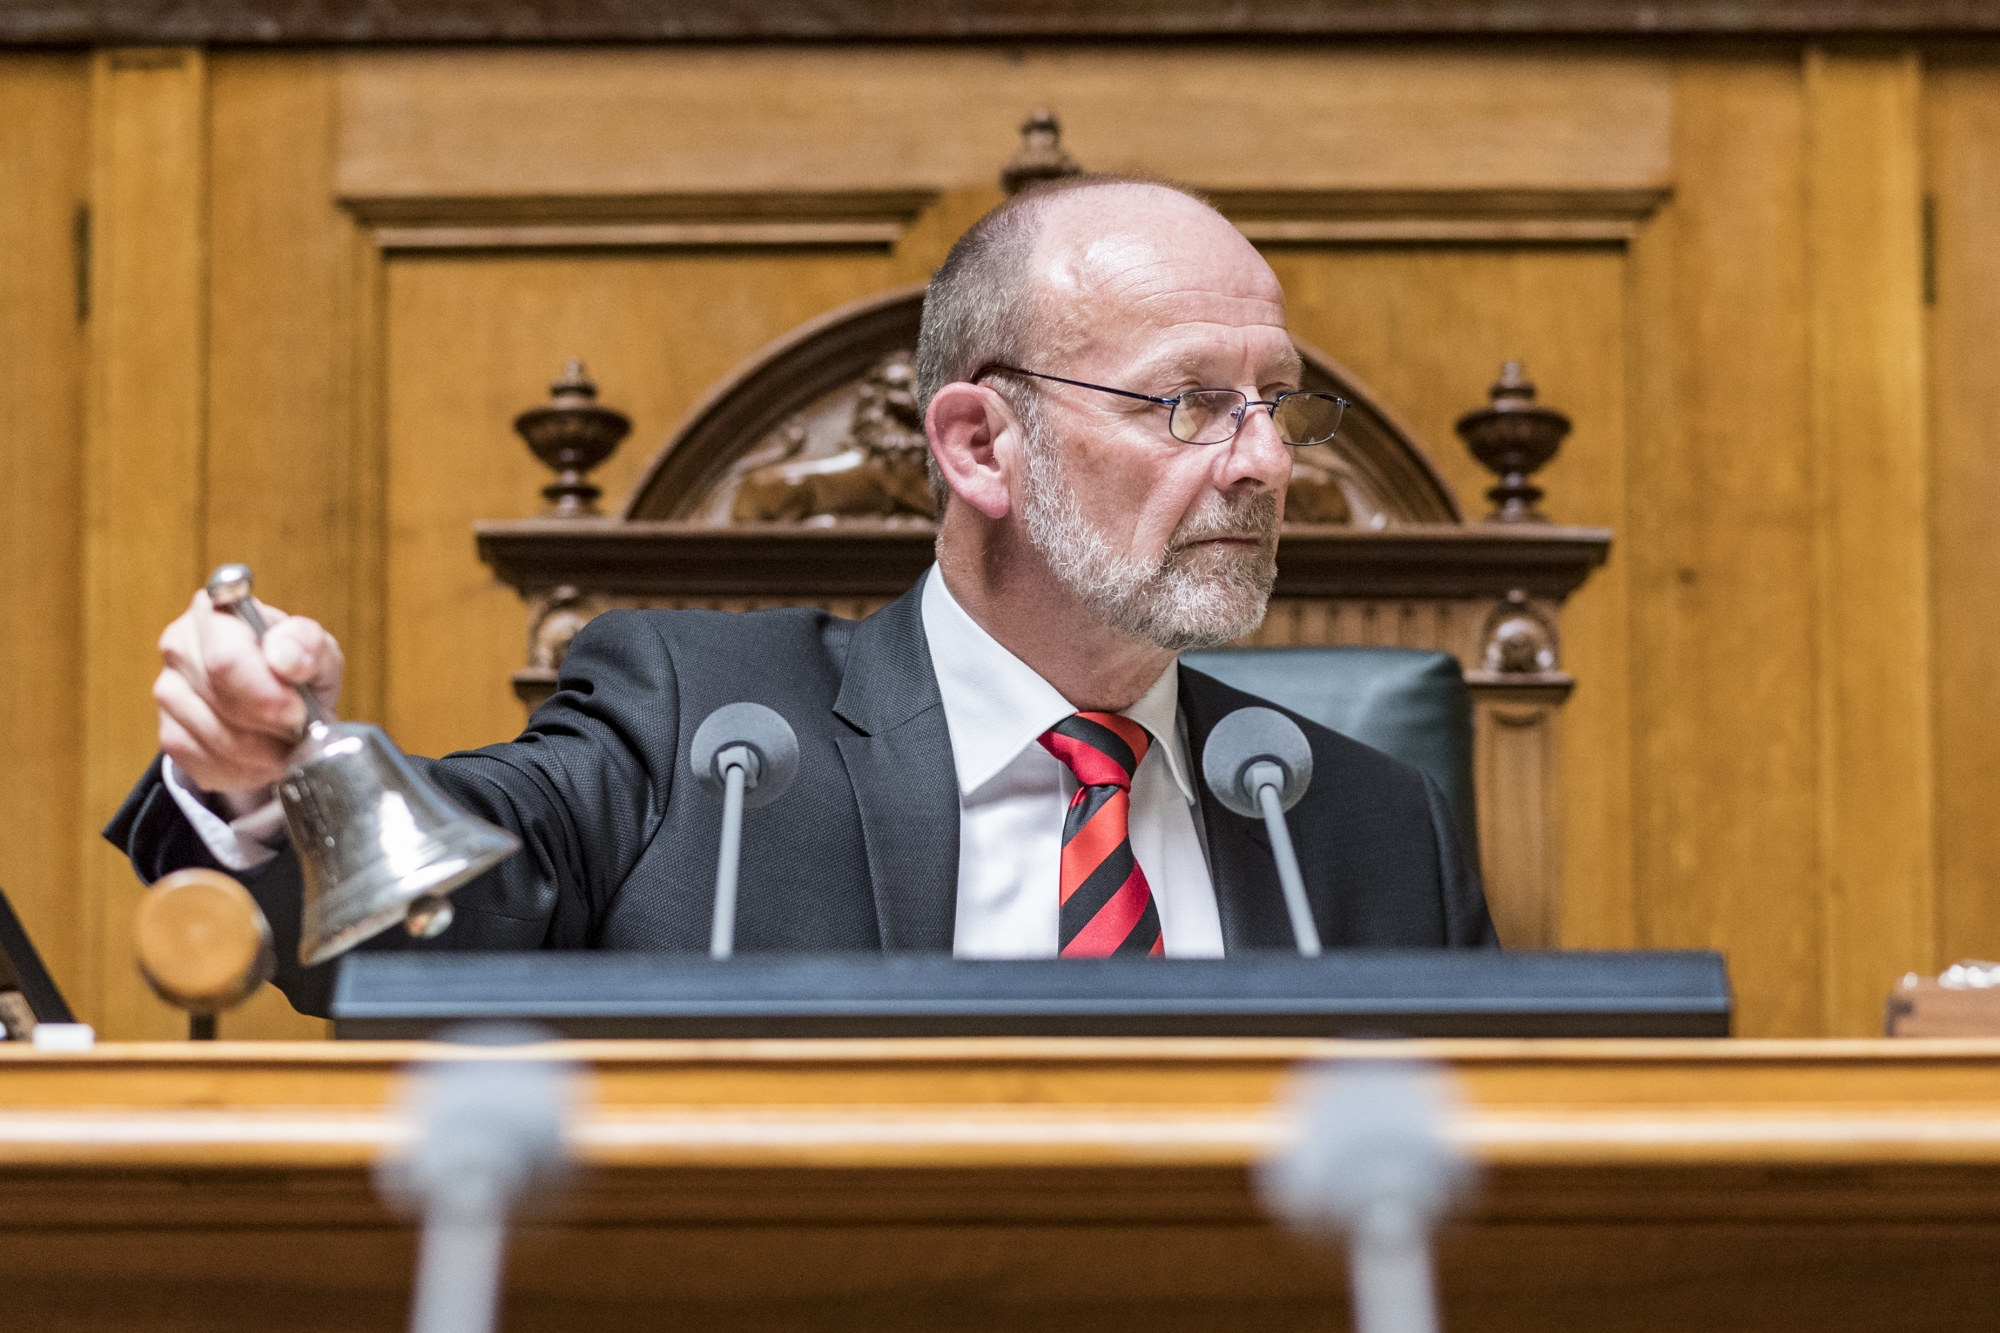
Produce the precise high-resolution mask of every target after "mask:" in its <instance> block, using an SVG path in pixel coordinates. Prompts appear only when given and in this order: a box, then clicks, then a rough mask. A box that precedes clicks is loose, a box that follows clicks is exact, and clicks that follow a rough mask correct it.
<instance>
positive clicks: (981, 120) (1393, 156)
mask: <svg viewBox="0 0 2000 1333" xmlns="http://www.w3.org/2000/svg"><path fill="white" fill-rule="evenodd" d="M343 71H344V77H343V79H342V107H341V118H342V126H343V129H342V139H341V153H342V160H341V169H340V189H341V192H342V193H343V194H346V195H356V196H370V197H380V196H395V195H405V194H413V195H438V194H446V195H468V196H470V195H483V194H538V193H539V194H557V195H561V194H599V193H647V192H661V193H666V192H686V191H692V192H704V191H729V190H739V191H758V190H789V191H812V190H854V189H913V188H916V189H922V188H932V189H946V188H966V187H971V186H985V185H990V184H991V183H992V182H993V181H994V179H995V178H996V176H997V175H998V172H999V166H1000V163H1001V162H1002V161H1003V160H1005V158H1006V156H1007V155H1008V154H1009V153H1011V152H1012V151H1013V150H1014V147H1015V145H1016V144H1017V143H1018V142H1019V133H1018V126H1019V124H1020V120H1021V116H1022V113H1023V112H1024V111H1025V110H1026V109H1027V108H1030V107H1033V106H1037V105H1052V106H1055V107H1058V108H1059V109H1060V110H1061V113H1062V123H1063V133H1064V138H1065V140H1066V142H1067V143H1068V144H1069V146H1070V148H1071V151H1073V152H1074V153H1076V154H1077V156H1078V160H1079V161H1081V162H1082V163H1083V164H1084V165H1085V166H1087V167H1089V168H1091V169H1093V170H1097V171H1134V170H1136V171H1145V172H1151V173H1163V174H1166V175H1170V176H1176V177H1180V178H1182V179H1185V180H1188V181H1191V182H1193V183H1195V184H1198V185H1203V186H1211V187H1214V188H1217V189H1227V188H1238V187H1240V188H1249V189H1270V188H1272V187H1273V186H1276V185H1283V186H1284V187H1286V188H1288V189H1315V188H1337V187H1350V188H1351V187H1377V188H1393V189H1401V190H1408V189H1413V188H1425V187H1428V188H1461V189H1463V188H1477V187H1509V186H1511V187H1517V188H1518V187H1521V186H1523V185H1532V186H1535V187H1540V188H1545V189H1559V188H1564V187H1571V188H1576V187H1598V188H1645V187H1649V186H1655V185H1658V184H1660V183H1661V182H1663V181H1664V180H1665V179H1666V176H1667V173H1668V159H1667V141H1668V133H1669V130H1668V125H1669V117H1670V98H1669V94H1668V89H1669V82H1670V81H1669V76H1668V71H1667V66H1666V65H1665V64H1664V63H1662V62H1656V61H1650V60H1641V59H1622V58H1616V57H1601V56H1587V55H1581V54H1576V53H1568V54H1562V55H1555V56H1550V55H1542V54H1523V55H1504V56H1503V55H1493V54H1473V53H1467V52H1452V51H1432V50H1397V49H1393V48H1391V49H1377V50H1373V51H1367V52H1362V51H1343V50H1339V49H1327V48H1314V49H1307V48H1303V47H1299V46H1294V45H1286V46H1276V47H1272V46H1265V47H1239V46H1230V47H1186V46H1171V47H1159V46H1154V47H1109V48H1101V47H1100V48H1057V47H1032V48H1026V49H1020V50H1007V49H999V48H953V47H910V48H880V47H877V48H867V47H863V48H845V49H837V50H819V49H810V48H766V49H752V48H717V49H713V50H687V49H673V48H664V49H652V50H631V51H618V50H606V51H539V52H532V53H519V52H511V51H476V52H468V51H460V52H451V53H443V52H429V51H416V52H403V53H375V54H371V55H369V56H367V57H365V58H361V57H353V58H349V59H348V60H347V62H346V63H345V64H344V65H343Z"/></svg>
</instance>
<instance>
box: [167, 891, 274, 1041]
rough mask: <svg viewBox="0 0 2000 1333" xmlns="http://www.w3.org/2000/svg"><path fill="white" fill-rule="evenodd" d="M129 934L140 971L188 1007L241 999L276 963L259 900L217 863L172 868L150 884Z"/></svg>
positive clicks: (215, 1006) (212, 1008) (208, 1010)
mask: <svg viewBox="0 0 2000 1333" xmlns="http://www.w3.org/2000/svg"><path fill="white" fill-rule="evenodd" d="M133 937H134V940H135V941H136V949H137V952H138V956H139V972H140V975H142V976H144V977H145V978H146V981H147V983H148V984H149V985H151V986H152V988H153V990H154V991H155V992H157V993H158V995H159V997H160V998H161V999H163V1000H165V1001H166V1002H167V1003H168V1004H171V1005H174V1006H176V1007H177V1008H180V1009H185V1010H187V1011H188V1012H189V1013H194V1014H213V1013H217V1012H219V1011H221V1010H223V1009H227V1008H229V1007H230V1006H232V1005H235V1004H238V1003H241V1002H242V1001H243V1000H246V999H248V998H249V997H250V995H251V994H252V993H253V992H254V991H255V990H256V989H257V988H258V987H259V986H261V985H263V984H264V983H265V982H266V981H269V980H270V979H271V975H272V973H273V972H274V971H275V970H276V967H277V953H276V951H275V950H274V949H273V947H272V944H271V926H270V923H269V922H267V921H265V920H264V913H263V911H262V910H261V909H260V908H259V907H258V906H257V900H256V899H254V898H252V897H251V896H250V891H249V890H248V889H245V888H244V887H243V886H242V885H241V884H238V883H237V882H236V881H235V880H233V879H231V878H230V877H229V876H227V875H225V874H222V873H221V872H219V871H215V870H177V871H175V872H174V873H173V874H171V875H167V876H165V877H164V878H162V879H161V880H160V881H159V882H158V883H156V884H155V885H153V887H152V888H151V889H149V890H147V892H146V896H145V897H143V898H141V899H140V900H139V915H138V920H137V921H136V923H135V928H134V930H133Z"/></svg>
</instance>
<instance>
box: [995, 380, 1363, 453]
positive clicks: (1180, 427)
mask: <svg viewBox="0 0 2000 1333" xmlns="http://www.w3.org/2000/svg"><path fill="white" fill-rule="evenodd" d="M996 370H1004V371H1006V372H1007V373H1008V374H1010V375H1027V376H1029V377H1031V378H1033V379H1038V380H1054V381H1055V382H1056V383H1057V384H1070V385H1074V386H1075V387H1077V388H1079V389H1095V390H1096V391H1097V392H1099V393H1115V394H1117V395H1118V396H1119V397H1120V398H1137V399H1139V400H1140V401H1141V402H1146V403H1158V404H1159V405H1160V406H1161V407H1164V408H1166V409H1167V433H1168V434H1170V435H1172V436H1173V437H1174V438H1175V439H1177V440H1179V441H1180V442H1181V443H1182V444H1226V443H1228V442H1229V441H1230V440H1233V439H1235V438H1236V432H1238V431H1240V430H1242V429H1243V422H1244V419H1245V418H1246V417H1247V416H1248V415H1249V412H1250V409H1251V408H1253V407H1268V408H1270V409H1271V425H1272V426H1273V427H1275V428H1276V429H1277V432H1278V438H1279V439H1280V440H1283V441H1284V442H1285V443H1286V444H1289V445H1294V446H1298V445H1306V444H1324V443H1326V442H1327V441H1328V440H1330V439H1332V438H1333V435H1334V432H1335V431H1337V430H1339V429H1340V416H1341V413H1343V412H1345V411H1346V410H1347V400H1346V399H1345V398H1340V397H1337V396H1335V395H1333V394H1330V393H1313V392H1310V391H1306V390H1299V391H1295V392H1292V393H1281V394H1279V395H1278V396H1277V397H1276V398H1252V397H1250V396H1249V395H1247V394H1243V393H1239V392H1237V391H1236V390H1235V389H1189V390H1188V391H1187V392H1186V393H1183V394H1176V395H1175V396H1174V397H1172V398H1156V397H1154V396H1153V395H1152V394H1150V393H1134V392H1132V391H1131V390H1130V389H1113V388H1109V387H1107V386H1105V385H1102V384H1086V383H1084V382H1083V381H1082V380H1066V379H1064V378H1063V377H1062V376H1060V375H1044V374H1042V373H1041V372H1040V371H1039V370H1023V369H1021V368H1020V367H1019V366H1004V365H1000V364H998V363H997V362H996V363H995V364H993V365H990V366H981V367H980V368H979V370H978V371H977V372H976V373H974V375H973V376H972V380H971V382H972V383H975V384H976V383H978V382H979V379H980V377H981V376H983V375H989V374H991V373H992V372H994V371H996Z"/></svg>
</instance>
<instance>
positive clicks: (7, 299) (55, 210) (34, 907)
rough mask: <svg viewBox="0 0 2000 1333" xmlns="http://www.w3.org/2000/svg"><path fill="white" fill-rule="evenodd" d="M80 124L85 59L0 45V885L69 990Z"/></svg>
mask: <svg viewBox="0 0 2000 1333" xmlns="http://www.w3.org/2000/svg"><path fill="white" fill-rule="evenodd" d="M89 125H90V64H89V61H88V59H87V58H85V57H81V56H57V55H40V56H22V55H11V54H10V55H6V56H0V255H4V256H5V259H4V260H3V261H0V349H5V350H4V354H0V571H4V572H0V680H4V681H6V682H7V685H6V688H5V689H4V690H0V888H4V889H5V890H6V891H7V896H8V899H9V900H10V901H11V902H12V903H13V904H14V908H15V910H16V911H17V912H19V913H20V915H21V918H22V920H23V921H24V922H25V923H26V925H27V927H28V930H29V933H30V934H32V935H33V936H34V938H35V942H36V944H37V946H38V947H39V948H40V950H41V952H42V955H43V960H44V961H45V962H47V963H48V965H49V970H50V971H51V972H52V973H53V974H54V976H55V978H56V983H57V984H58V985H60V986H62V987H64V988H65V989H66V990H68V991H69V992H71V993H72V995H73V996H74V997H75V998H79V999H80V998H81V996H80V993H78V986H79V984H80V981H81V977H82V975H83V949H84V940H83V933H82V931H81V930H80V929H79V923H78V921H77V915H76V893H75V884H76V876H77V866H78V856H79V848H78V839H77V837H76V828H77V825H78V824H79V822H80V818H79V816H80V813H81V801H82V796H83V791H82V785H81V784H82V780H83V755H82V752H81V751H80V750H79V749H78V747H77V732H78V724H79V712H80V709H81V707H82V702H83V698H82V691H81V689H80V688H79V687H80V680H79V676H78V670H77V664H78V662H79V661H80V660H81V658H82V646H83V617H82V606H81V603H82V596H83V580H82V564H83V447H82V446H83V375H84V345H83V327H84V326H83V312H82V310H81V309H80V307H79V303H78V291H77V262H76V260H77V247H76V239H75V230H74V229H75V226H76V222H77V210H78V209H79V208H81V207H82V206H83V203H84V200H85V199H86V198H87V197H88V189H87V176H88V166H89V158H88V148H87V144H88V132H89Z"/></svg>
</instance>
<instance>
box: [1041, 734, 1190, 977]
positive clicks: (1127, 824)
mask: <svg viewBox="0 0 2000 1333" xmlns="http://www.w3.org/2000/svg"><path fill="white" fill-rule="evenodd" d="M1151 742H1152V737H1151V736H1149V735H1147V734H1146V729H1145V728H1144V727H1142V726H1140V725H1139V724H1138V723H1137V722H1134V721H1133V720H1132V719H1131V718H1129V717H1120V716H1119V715H1118V714H1116V713H1077V714H1074V715H1073V716H1070V717H1066V718H1064V719H1063V720H1062V721H1060V722H1058V723H1056V724H1055V726H1053V727H1050V728H1049V729H1048V730H1047V731H1045V732H1043V733H1042V748H1043V749H1045V750H1047V751H1048V752H1049V753H1050V754H1052V755H1054V756H1055V757H1056V758H1058V759H1060V760H1062V761H1063V762H1064V763H1065V764H1067V765H1069V771H1070V772H1072V773H1074V774H1076V781H1077V789H1076V796H1075V797H1074V798H1073V799H1072V800H1071V801H1070V803H1069V814H1068V816H1067V817H1066V818H1065V819H1064V820H1063V848H1062V929H1061V935H1060V940H1061V945H1060V949H1059V952H1060V954H1061V956H1062V957H1064V958H1109V957H1110V956H1111V955H1112V954H1138V955H1141V956H1146V955H1150V956H1153V957H1159V956H1160V955H1161V954H1164V953H1165V952H1166V947H1165V942H1164V941H1163V940H1162V939H1161V938H1160V909H1159V908H1158V907H1156V906H1154V904H1153V890H1152V888H1151V887H1150V886H1148V885H1147V883H1146V872H1145V871H1143V870H1141V869H1140V868H1139V862H1138V861H1137V860H1136V859H1134V858H1133V856H1132V775H1133V774H1134V773H1136V772H1138V770H1139V761H1140V760H1141V759H1144V758H1145V757H1146V747H1147V745H1149V744H1150V743H1151Z"/></svg>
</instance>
